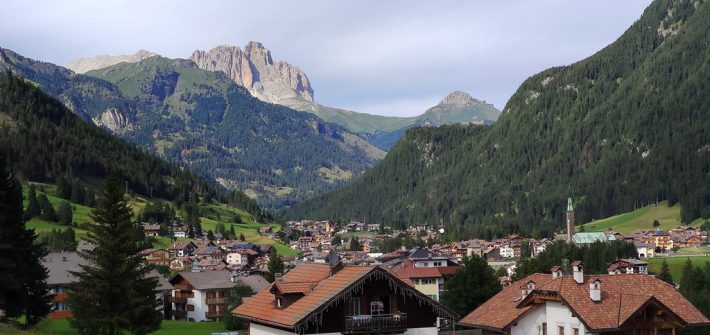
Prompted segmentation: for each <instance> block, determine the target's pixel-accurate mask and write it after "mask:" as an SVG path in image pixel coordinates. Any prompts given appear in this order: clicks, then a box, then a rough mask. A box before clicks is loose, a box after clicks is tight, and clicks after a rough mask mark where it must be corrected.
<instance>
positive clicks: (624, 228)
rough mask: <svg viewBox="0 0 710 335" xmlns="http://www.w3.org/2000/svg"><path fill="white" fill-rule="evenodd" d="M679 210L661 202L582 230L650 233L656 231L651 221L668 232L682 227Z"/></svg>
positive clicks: (697, 221)
mask: <svg viewBox="0 0 710 335" xmlns="http://www.w3.org/2000/svg"><path fill="white" fill-rule="evenodd" d="M680 208H681V207H680V205H678V204H676V205H675V206H673V207H668V202H667V201H662V202H660V203H659V204H658V205H657V206H656V205H651V206H646V207H643V208H639V209H637V210H635V211H633V212H628V213H624V214H620V215H616V216H612V217H609V218H606V219H601V220H595V221H592V222H589V223H586V224H584V230H585V231H605V230H608V229H610V228H611V229H613V230H614V231H617V232H620V233H622V234H629V233H633V232H635V231H636V230H646V231H652V230H655V229H656V227H654V226H653V220H658V222H660V223H661V225H660V229H661V230H668V229H671V228H676V227H678V226H682V223H681V222H680ZM702 222H703V220H702V219H698V220H695V221H693V223H692V225H699V224H700V223H702ZM579 229H580V228H579V227H578V228H577V231H579Z"/></svg>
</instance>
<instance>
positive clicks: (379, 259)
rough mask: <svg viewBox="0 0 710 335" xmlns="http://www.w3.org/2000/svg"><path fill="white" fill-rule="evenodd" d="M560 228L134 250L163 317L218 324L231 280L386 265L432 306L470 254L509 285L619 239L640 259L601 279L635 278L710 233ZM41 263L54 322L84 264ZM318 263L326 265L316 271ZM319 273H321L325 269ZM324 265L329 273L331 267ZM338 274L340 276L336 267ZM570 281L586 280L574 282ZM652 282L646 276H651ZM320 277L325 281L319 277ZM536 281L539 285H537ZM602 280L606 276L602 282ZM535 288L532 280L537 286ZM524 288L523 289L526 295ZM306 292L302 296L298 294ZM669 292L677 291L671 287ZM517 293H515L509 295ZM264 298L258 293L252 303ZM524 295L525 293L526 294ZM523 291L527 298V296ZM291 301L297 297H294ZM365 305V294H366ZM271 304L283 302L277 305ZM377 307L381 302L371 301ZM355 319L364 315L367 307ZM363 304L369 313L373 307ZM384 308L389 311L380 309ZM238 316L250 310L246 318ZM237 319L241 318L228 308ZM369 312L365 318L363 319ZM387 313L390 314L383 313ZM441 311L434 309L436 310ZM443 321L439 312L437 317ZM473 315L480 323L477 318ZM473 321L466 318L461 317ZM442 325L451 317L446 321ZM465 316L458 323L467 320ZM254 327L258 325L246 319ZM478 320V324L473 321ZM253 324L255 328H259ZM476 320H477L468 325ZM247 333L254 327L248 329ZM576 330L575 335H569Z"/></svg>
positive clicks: (252, 282) (347, 234)
mask: <svg viewBox="0 0 710 335" xmlns="http://www.w3.org/2000/svg"><path fill="white" fill-rule="evenodd" d="M566 218H567V222H566V223H567V230H566V232H565V233H564V234H557V235H556V236H555V237H554V238H543V239H534V238H529V237H521V236H506V237H503V238H496V239H493V240H483V239H471V240H464V241H458V242H451V243H433V242H434V241H437V237H438V236H439V234H441V233H442V231H440V230H437V229H436V227H431V226H427V225H420V226H415V227H410V228H408V229H407V230H404V231H399V230H389V229H388V230H389V231H387V232H386V233H383V231H385V230H384V229H383V227H382V226H381V225H379V224H373V223H362V222H350V223H347V224H343V225H338V224H336V223H335V222H334V221H328V220H326V221H313V220H301V221H288V222H286V223H285V225H284V226H283V227H282V229H280V230H279V231H277V232H274V230H273V228H272V227H271V226H263V227H260V228H259V233H260V234H261V235H263V236H266V237H269V238H271V239H274V240H278V241H284V240H286V239H288V238H289V237H295V239H294V240H292V241H290V242H289V243H288V246H289V247H290V248H291V249H293V250H295V251H297V255H298V256H296V257H284V256H279V255H278V253H277V252H276V250H275V248H274V247H273V246H272V245H270V244H254V243H249V242H246V241H242V240H226V239H222V238H221V235H217V236H215V238H214V239H212V240H211V239H209V238H208V237H207V234H204V236H203V238H201V239H188V238H186V230H185V229H182V228H181V227H180V226H176V228H175V229H174V230H173V234H174V236H173V237H174V239H175V242H174V243H173V244H172V245H171V246H170V247H169V248H166V249H160V248H157V249H156V248H149V249H145V250H143V251H141V252H140V256H141V257H142V258H143V261H144V263H145V264H146V265H150V266H154V267H156V268H157V267H162V268H163V269H169V271H170V275H169V277H168V276H166V274H165V273H164V274H159V273H158V272H157V271H155V270H153V271H152V272H151V275H152V276H154V277H156V278H158V279H159V290H160V291H161V292H162V293H161V295H162V297H164V301H165V305H164V306H165V308H164V311H165V313H166V318H168V319H172V320H185V321H195V322H198V321H220V320H221V319H222V318H223V317H224V315H225V313H229V312H231V311H230V310H229V306H228V296H229V292H230V290H231V289H232V288H233V287H234V286H235V285H236V284H238V283H240V284H242V285H246V286H249V287H250V288H251V289H252V291H253V292H257V293H258V292H262V293H263V292H272V293H271V294H279V291H278V290H283V292H281V293H283V294H286V295H288V294H291V293H290V292H294V291H293V290H295V292H296V293H298V292H300V293H299V294H307V292H308V290H312V289H314V288H316V287H318V281H317V280H316V281H314V280H306V281H307V282H309V284H308V285H306V286H308V287H311V286H312V287H311V288H309V289H304V288H298V289H294V288H288V287H290V286H288V285H287V286H284V285H285V284H279V283H283V281H284V279H289V278H291V279H290V280H292V281H293V280H294V279H292V278H294V276H299V275H296V274H292V273H291V272H295V273H301V272H302V269H303V268H312V271H316V272H318V271H326V270H327V271H331V272H332V271H335V270H334V269H342V268H353V269H383V270H384V271H386V273H387V275H389V276H392V277H393V278H396V279H397V280H398V281H400V282H401V283H404V284H405V285H407V286H408V287H409V289H413V290H416V292H418V293H417V294H421V295H423V296H425V297H427V298H428V299H430V300H431V301H432V302H433V303H435V304H436V303H438V302H439V301H440V298H441V296H442V294H443V293H444V291H445V288H444V287H445V285H444V284H445V283H446V281H447V280H449V279H450V278H452V276H454V275H455V274H456V273H457V272H458V271H459V270H460V269H461V268H462V264H463V262H464V260H465V258H467V257H474V256H476V257H480V258H482V259H485V260H486V261H487V264H488V265H490V266H491V267H492V268H494V269H497V270H499V271H497V272H496V273H497V274H498V273H499V274H500V276H499V277H498V278H497V279H498V283H499V284H500V286H501V288H503V289H504V291H503V292H506V291H505V288H510V286H511V284H512V283H513V281H514V280H513V276H514V275H515V273H516V266H517V262H518V260H520V258H521V256H523V255H522V254H523V253H526V252H527V253H529V255H528V257H537V256H538V255H539V254H540V253H542V252H543V251H544V250H545V249H546V248H547V247H548V246H550V245H552V244H553V243H555V241H560V240H562V241H567V242H569V243H571V244H574V245H575V246H579V247H583V246H585V245H591V244H593V243H609V242H612V241H625V242H629V243H632V244H633V245H634V246H635V248H636V252H637V254H638V259H618V260H616V261H614V262H612V264H611V265H610V266H609V268H608V269H607V271H608V275H622V274H624V275H625V274H642V275H648V274H649V270H648V263H647V262H646V261H644V259H648V258H655V257H668V256H671V255H673V254H674V253H675V252H676V251H678V250H679V249H680V248H693V247H702V246H704V245H706V244H707V241H708V233H707V232H706V231H702V230H700V229H699V228H698V227H694V226H682V227H677V228H673V229H670V230H667V231H661V230H660V229H657V230H655V231H638V232H635V233H632V234H621V233H618V232H614V231H611V230H609V231H606V232H576V228H575V223H574V209H573V208H572V207H571V205H570V206H569V207H568V211H567V215H566ZM143 229H144V234H145V235H146V236H155V235H157V234H158V233H159V231H158V230H159V226H157V225H153V224H149V223H148V224H143ZM403 235H404V236H406V237H408V239H410V240H414V241H416V245H414V246H412V247H410V248H407V247H405V246H404V245H401V246H398V247H397V248H396V249H395V250H393V251H389V252H383V250H380V249H379V246H381V245H383V244H382V241H385V240H391V239H393V238H394V239H396V238H398V237H400V238H401V237H402V236H403ZM91 248H92V246H91V245H90V244H88V243H85V242H83V243H80V245H79V247H78V249H79V250H91ZM273 257H279V259H280V260H281V261H282V262H283V264H284V266H285V269H284V272H283V273H278V274H275V276H276V278H274V280H275V283H273V284H272V283H270V281H269V280H268V279H267V278H269V268H268V266H269V263H270V261H271V260H272V259H271V258H273ZM43 264H44V265H45V267H46V268H47V269H48V270H49V279H48V284H49V287H50V289H51V292H50V293H51V294H52V299H53V300H52V301H53V309H52V312H51V314H50V317H52V318H55V319H61V318H68V317H71V316H72V313H71V311H70V310H69V307H68V305H67V304H66V299H67V296H66V294H65V292H66V286H67V285H69V284H70V283H71V282H72V280H73V275H71V273H70V271H77V270H78V269H79V267H80V266H81V265H82V264H84V260H83V259H82V258H81V257H79V256H78V254H77V253H76V252H55V253H50V254H49V255H47V256H46V257H45V258H44V259H43ZM559 265H560V266H557V267H554V268H553V269H551V273H552V277H550V278H548V279H545V280H554V279H557V278H558V277H562V276H563V274H562V272H561V271H562V270H561V269H562V267H561V266H562V265H563V264H559ZM321 266H322V267H324V268H321ZM581 267H582V265H581V263H580V262H579V261H577V262H574V263H572V264H571V268H573V269H576V270H574V271H580V272H581V271H582V270H580V269H581ZM324 269H326V270H324ZM328 269H329V270H328ZM339 271H342V270H339ZM576 276H577V275H576V272H575V274H574V280H583V279H579V278H577V277H576ZM650 277H653V276H650ZM319 280H322V278H321V279H319ZM537 280H540V279H537ZM295 281H296V282H298V283H295V284H294V285H296V284H297V285H296V286H298V287H300V286H302V283H301V280H295ZM605 281H606V280H605ZM536 282H537V281H536ZM525 285H532V286H531V288H524V289H523V291H526V290H527V291H528V292H533V290H534V286H535V285H536V284H535V283H532V284H531V283H529V282H528V283H526V284H525ZM304 290H305V291H304ZM673 290H674V291H675V289H673ZM516 291H517V289H516ZM262 293H259V294H258V295H257V296H256V297H257V298H258V297H259V296H260V295H262ZM528 294H529V293H528ZM526 295H527V294H526ZM294 299H296V298H294ZM363 299H364V298H363ZM277 304H283V305H284V306H285V305H286V304H287V303H286V302H284V301H281V302H277ZM378 306H379V305H378ZM358 308H362V310H360V311H359V313H364V311H365V310H366V309H365V308H364V307H358ZM372 308H375V307H370V309H368V313H372V312H373V310H372ZM378 308H383V309H385V310H389V309H392V307H390V306H386V304H385V305H384V307H382V306H379V307H378ZM238 310H242V313H243V314H244V315H248V314H249V313H252V312H251V311H247V312H244V308H242V307H240V308H239V309H238ZM235 313H236V314H239V313H238V312H235ZM365 314H367V313H365ZM381 314H387V315H390V314H391V313H385V312H382V313H381ZM440 314H441V313H440ZM442 315H443V316H442ZM442 315H439V314H437V315H436V316H435V317H434V316H432V317H433V318H434V319H435V320H438V321H437V324H438V327H441V326H442V325H447V324H449V325H450V324H451V322H454V321H455V319H456V317H454V316H453V314H451V313H449V312H445V313H443V314H442ZM477 317H478V318H480V319H482V320H483V319H485V317H482V316H480V315H479V316H477ZM467 318H469V319H470V318H471V316H469V317H467ZM447 320H448V321H447ZM464 320H465V319H464ZM253 321H257V320H253ZM476 322H479V321H476ZM256 323H257V324H258V322H256ZM472 324H476V323H472ZM252 327H254V324H252ZM574 334H577V333H574Z"/></svg>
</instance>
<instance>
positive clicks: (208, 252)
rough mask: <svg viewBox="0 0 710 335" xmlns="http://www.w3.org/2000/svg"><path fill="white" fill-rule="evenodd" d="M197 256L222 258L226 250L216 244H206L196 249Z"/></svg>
mask: <svg viewBox="0 0 710 335" xmlns="http://www.w3.org/2000/svg"><path fill="white" fill-rule="evenodd" d="M195 256H197V257H200V258H210V259H222V258H224V250H222V248H220V247H218V246H215V245H214V244H204V245H203V246H201V247H199V248H197V249H196V250H195Z"/></svg>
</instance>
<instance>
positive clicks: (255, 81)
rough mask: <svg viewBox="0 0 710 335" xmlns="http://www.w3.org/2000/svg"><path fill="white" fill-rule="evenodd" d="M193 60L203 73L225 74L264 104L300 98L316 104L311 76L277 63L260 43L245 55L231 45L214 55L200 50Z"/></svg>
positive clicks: (250, 43)
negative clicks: (220, 72)
mask: <svg viewBox="0 0 710 335" xmlns="http://www.w3.org/2000/svg"><path fill="white" fill-rule="evenodd" d="M190 59H191V60H192V61H193V62H195V64H197V66H198V67H199V68H201V69H204V70H208V71H222V72H224V73H225V74H227V75H228V76H229V77H230V78H232V80H234V82H236V83H237V84H239V85H241V86H244V87H245V88H246V89H248V90H249V92H251V94H252V95H254V96H255V97H257V98H259V99H261V100H263V101H267V102H271V103H279V102H280V101H282V100H285V99H294V98H299V99H304V100H306V101H309V102H313V88H312V87H311V83H310V81H309V80H308V76H306V74H305V73H304V72H303V71H302V70H301V69H299V68H298V67H297V66H294V65H291V64H289V63H286V62H283V61H277V62H276V63H274V61H273V59H272V58H271V52H270V51H269V50H268V49H266V48H264V46H263V45H262V44H261V43H259V42H249V44H247V45H246V46H245V47H244V50H243V51H242V50H241V49H240V48H239V47H235V46H228V45H221V46H218V47H216V48H214V49H212V50H210V51H203V50H196V51H195V52H193V53H192V55H191V56H190Z"/></svg>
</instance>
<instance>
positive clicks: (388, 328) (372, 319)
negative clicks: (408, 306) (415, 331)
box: [343, 313, 407, 334]
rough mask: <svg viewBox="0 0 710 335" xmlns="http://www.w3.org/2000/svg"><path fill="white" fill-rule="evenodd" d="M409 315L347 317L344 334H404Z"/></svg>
mask: <svg viewBox="0 0 710 335" xmlns="http://www.w3.org/2000/svg"><path fill="white" fill-rule="evenodd" d="M406 330H407V314H406V313H399V314H382V315H353V316H347V317H345V331H344V332H343V334H371V333H403V332H405V331H406Z"/></svg>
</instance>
